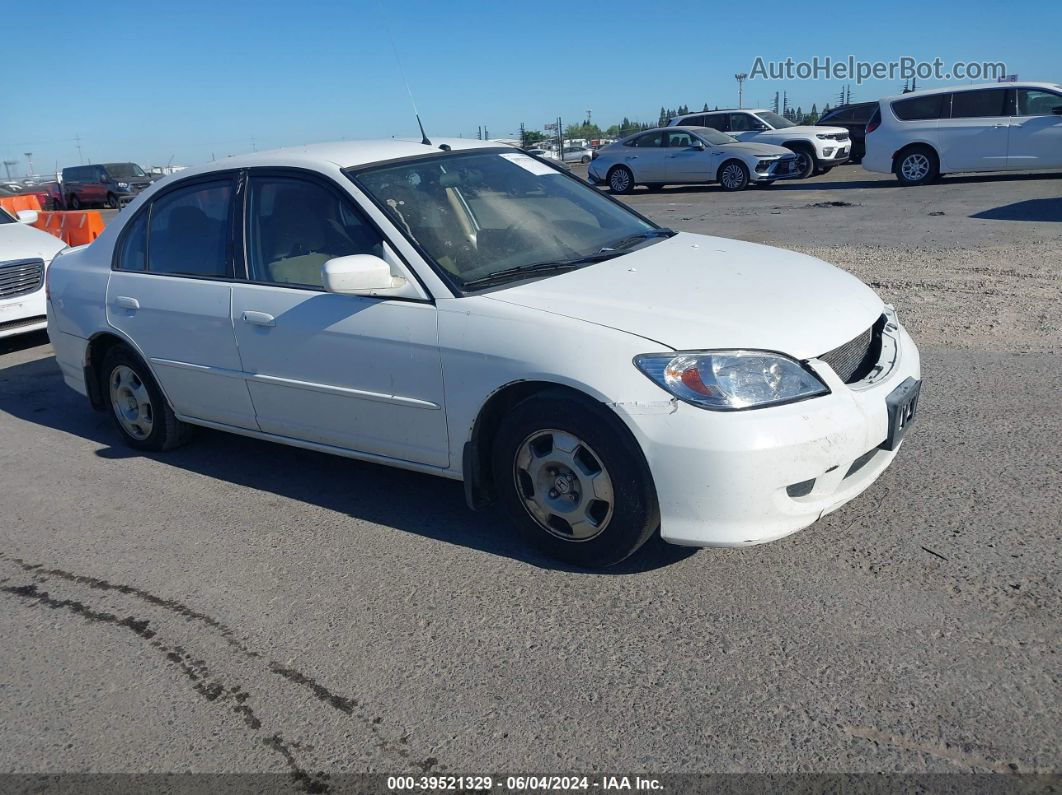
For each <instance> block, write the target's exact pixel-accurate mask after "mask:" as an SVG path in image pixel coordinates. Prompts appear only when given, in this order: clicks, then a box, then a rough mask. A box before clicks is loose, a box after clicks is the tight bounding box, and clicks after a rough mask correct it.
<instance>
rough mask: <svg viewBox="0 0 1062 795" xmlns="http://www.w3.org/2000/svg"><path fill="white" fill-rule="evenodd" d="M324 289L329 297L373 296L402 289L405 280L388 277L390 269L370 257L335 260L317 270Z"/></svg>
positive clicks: (360, 255) (353, 256)
mask: <svg viewBox="0 0 1062 795" xmlns="http://www.w3.org/2000/svg"><path fill="white" fill-rule="evenodd" d="M321 276H322V277H323V281H324V288H325V289H326V290H328V292H330V293H340V294H345V295H376V294H377V293H381V292H385V291H391V290H393V289H395V288H400V287H404V286H405V284H406V280H405V279H404V278H402V277H401V276H392V275H391V266H390V265H388V264H387V263H386V262H384V260H382V259H380V258H379V257H376V256H373V255H372V254H351V255H350V256H347V257H335V258H334V259H330V260H328V262H326V263H325V264H324V265H323V266H322V268H321Z"/></svg>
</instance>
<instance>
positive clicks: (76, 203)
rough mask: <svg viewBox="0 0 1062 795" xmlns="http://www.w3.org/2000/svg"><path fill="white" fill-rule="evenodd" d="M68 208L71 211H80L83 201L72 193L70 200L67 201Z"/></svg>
mask: <svg viewBox="0 0 1062 795" xmlns="http://www.w3.org/2000/svg"><path fill="white" fill-rule="evenodd" d="M66 206H67V207H69V208H70V209H71V210H80V209H81V199H79V198H78V197H77V196H76V195H75V194H73V193H71V194H70V196H69V198H67V200H66Z"/></svg>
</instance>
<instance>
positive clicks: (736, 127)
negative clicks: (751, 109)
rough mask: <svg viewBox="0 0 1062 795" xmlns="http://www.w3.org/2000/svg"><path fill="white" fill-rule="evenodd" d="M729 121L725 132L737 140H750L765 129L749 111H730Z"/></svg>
mask: <svg viewBox="0 0 1062 795" xmlns="http://www.w3.org/2000/svg"><path fill="white" fill-rule="evenodd" d="M729 121H730V129H729V130H727V132H728V133H730V134H731V135H732V136H734V137H735V138H737V139H738V140H739V141H750V140H752V139H754V138H755V137H756V136H757V135H759V134H760V133H761V132H763V131H764V130H765V129H766V125H764V123H763V122H762V121H760V120H759V119H757V118H756V117H755V116H753V115H752V114H751V113H731V114H729ZM717 129H718V128H717Z"/></svg>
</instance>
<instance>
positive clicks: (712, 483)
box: [627, 327, 921, 546]
mask: <svg viewBox="0 0 1062 795" xmlns="http://www.w3.org/2000/svg"><path fill="white" fill-rule="evenodd" d="M894 338H895V349H894V350H895V354H896V355H895V360H894V364H893V365H892V368H891V370H889V371H888V374H887V375H884V376H882V377H880V379H879V380H878V381H877V382H875V383H873V384H872V385H851V386H850V385H847V384H845V383H844V382H843V381H841V379H840V378H838V377H837V375H836V374H835V373H834V372H833V371H832V370H831V369H830V367H829V366H828V365H826V364H825V363H823V362H821V361H819V360H817V359H812V360H811V361H810V362H809V364H810V365H811V366H812V367H813V368H814V369H815V371H816V372H817V373H818V374H819V375H820V377H821V378H822V379H823V380H824V381H825V382H826V384H827V386H829V387H830V390H831V394H829V395H825V396H823V397H819V398H813V399H811V400H805V401H801V402H797V403H790V404H788V405H783V406H776V407H773V408H767V409H755V410H752V411H740V412H715V411H707V410H704V409H700V408H697V407H694V406H691V405H688V404H686V403H682V402H679V401H675V402H674V410H673V411H672V412H671V413H666V414H643V415H638V416H632V417H628V418H627V421H628V424H629V425H630V427H631V430H632V432H633V433H634V434H635V436H636V437H637V438H638V441H639V443H640V444H641V446H642V449H643V450H644V451H645V456H646V460H647V461H648V463H649V469H650V471H651V472H652V475H653V480H654V484H655V486H656V492H657V498H658V500H659V503H660V532H661V535H662V537H663V538H664V540H665V541H669V542H671V543H673V544H681V545H686V546H746V545H751V544H760V543H764V542H766V541H772V540H774V539H776V538H781V537H782V536H785V535H788V534H790V533H793V532H795V531H797V530H800V529H802V528H804V527H807V526H808V525H810V524H811V523H813V522H814V521H815V520H816V519H819V518H820V517H822V516H824V515H826V514H828V513H830V512H831V511H834V510H836V509H837V508H839V507H841V506H842V505H844V504H845V503H846V502H848V501H849V500H851V499H853V498H854V497H856V496H857V495H859V494H860V493H861V492H862V491H864V490H865V489H866V488H867V487H868V486H870V484H871V483H873V482H874V481H875V480H876V479H877V477H878V476H879V475H880V474H881V473H882V472H883V471H884V470H885V468H886V467H888V465H889V464H890V463H892V460H893V459H894V458H895V456H896V451H895V450H892V451H890V450H885V449H882V448H880V445H881V444H882V443H883V442H884V441H885V439H886V437H887V436H888V432H889V419H888V410H887V407H886V402H885V399H886V397H887V396H888V395H889V393H890V392H891V391H892V390H894V389H895V388H896V387H897V386H898V385H900V384H901V383H903V382H904V381H905V380H906V379H907V378H914V379H920V378H921V366H920V362H919V355H918V349H917V348H916V347H915V344H914V342H913V341H912V340H911V338H910V336H909V335H908V334H907V332H906V331H905V330H904V329H903V328H902V327H898V328H897V329H896V332H895V333H894ZM810 480H814V484H813V485H811V486H809V485H808V481H810ZM800 484H803V485H804V488H803V489H801V488H799V487H798V488H793V487H794V486H799V485H800ZM787 489H788V490H787ZM805 490H806V491H805ZM791 494H792V496H791Z"/></svg>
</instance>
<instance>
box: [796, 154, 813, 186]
mask: <svg viewBox="0 0 1062 795" xmlns="http://www.w3.org/2000/svg"><path fill="white" fill-rule="evenodd" d="M791 151H792V152H793V154H795V155H796V159H797V179H807V178H808V177H810V176H811V175H812V174H814V173H815V155H813V154H812V153H811V152H810V151H809V150H807V149H793V150H791Z"/></svg>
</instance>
